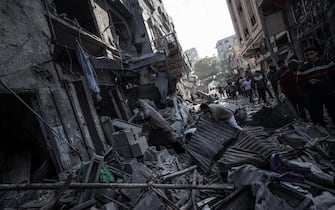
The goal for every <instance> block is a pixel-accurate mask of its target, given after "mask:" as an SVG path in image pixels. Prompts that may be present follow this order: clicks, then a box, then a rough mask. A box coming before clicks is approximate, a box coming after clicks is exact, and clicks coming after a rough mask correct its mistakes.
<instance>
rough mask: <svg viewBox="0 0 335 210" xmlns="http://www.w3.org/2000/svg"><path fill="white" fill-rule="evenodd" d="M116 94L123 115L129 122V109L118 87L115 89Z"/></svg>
mask: <svg viewBox="0 0 335 210" xmlns="http://www.w3.org/2000/svg"><path fill="white" fill-rule="evenodd" d="M116 94H117V95H118V97H119V100H120V102H121V105H122V108H123V111H124V113H125V117H126V120H129V119H130V117H131V114H130V108H129V105H128V104H127V103H126V99H125V97H124V95H123V94H122V93H121V89H120V87H117V88H116Z"/></svg>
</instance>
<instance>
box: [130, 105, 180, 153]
mask: <svg viewBox="0 0 335 210" xmlns="http://www.w3.org/2000/svg"><path fill="white" fill-rule="evenodd" d="M136 106H137V107H138V108H140V109H141V110H142V111H143V115H144V121H145V122H146V123H148V125H149V127H150V131H149V136H148V138H149V143H150V144H151V145H154V146H167V145H170V146H171V147H172V148H173V149H174V151H175V152H176V153H177V154H180V153H183V152H185V149H184V147H183V146H182V145H181V144H180V143H179V141H178V140H176V138H175V137H174V135H173V131H172V128H171V126H170V124H169V122H168V121H166V120H165V119H164V118H163V117H162V115H161V114H160V113H159V112H158V111H156V110H155V109H154V108H153V107H152V106H150V105H149V104H148V103H147V102H146V101H145V100H143V99H138V101H137V103H136Z"/></svg>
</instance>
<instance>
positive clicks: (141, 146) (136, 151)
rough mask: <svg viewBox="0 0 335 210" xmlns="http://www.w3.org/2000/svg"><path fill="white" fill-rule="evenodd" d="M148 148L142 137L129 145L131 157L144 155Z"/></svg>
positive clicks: (145, 140)
mask: <svg viewBox="0 0 335 210" xmlns="http://www.w3.org/2000/svg"><path fill="white" fill-rule="evenodd" d="M148 148H149V146H148V142H147V139H146V138H145V137H144V136H141V137H139V139H138V140H137V141H136V142H135V143H133V144H131V145H130V149H131V152H132V153H133V157H141V156H143V155H144V153H145V151H146V150H147V149H148Z"/></svg>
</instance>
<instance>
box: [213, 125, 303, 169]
mask: <svg viewBox="0 0 335 210" xmlns="http://www.w3.org/2000/svg"><path fill="white" fill-rule="evenodd" d="M274 153H279V154H280V155H281V156H282V157H283V158H284V159H285V158H291V157H294V156H296V153H295V151H294V150H293V149H292V148H291V147H287V146H284V145H282V144H279V143H278V142H277V140H276V139H274V138H271V137H269V136H268V134H267V133H266V132H265V131H264V129H263V127H253V128H248V129H245V130H243V131H240V132H239V133H238V137H237V140H236V142H234V143H233V144H232V146H230V147H229V148H228V149H227V150H226V151H225V152H224V154H223V155H222V157H221V159H220V160H219V161H218V164H219V166H221V167H223V168H224V169H227V168H231V167H233V166H239V165H242V164H246V163H249V164H254V165H256V166H262V165H265V164H267V162H268V160H269V159H270V157H271V155H272V154H274Z"/></svg>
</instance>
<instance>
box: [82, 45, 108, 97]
mask: <svg viewBox="0 0 335 210" xmlns="http://www.w3.org/2000/svg"><path fill="white" fill-rule="evenodd" d="M76 55H77V58H78V61H79V63H80V66H81V68H82V69H83V72H84V74H85V77H86V80H87V83H88V86H89V88H90V90H91V91H92V92H93V93H94V94H95V97H96V100H97V101H98V102H99V101H100V100H101V99H102V98H101V95H100V87H99V84H98V79H97V75H96V73H95V69H94V67H93V65H92V63H91V61H90V58H89V55H88V54H87V53H86V52H85V51H84V49H83V48H82V47H81V46H80V44H79V42H78V41H77V46H76Z"/></svg>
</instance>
